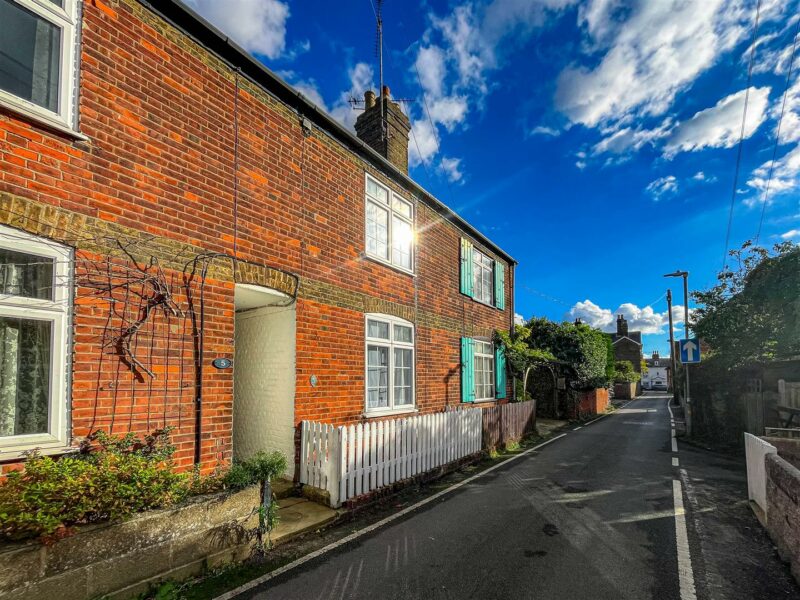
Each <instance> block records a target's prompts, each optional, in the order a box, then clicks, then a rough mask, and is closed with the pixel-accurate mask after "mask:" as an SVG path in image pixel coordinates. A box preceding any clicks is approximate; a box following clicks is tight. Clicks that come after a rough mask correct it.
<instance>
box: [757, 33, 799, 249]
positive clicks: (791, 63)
mask: <svg viewBox="0 0 800 600" xmlns="http://www.w3.org/2000/svg"><path fill="white" fill-rule="evenodd" d="M798 34H800V19H797V25H796V26H795V29H794V36H793V38H792V53H791V55H790V57H789V72H788V73H787V74H786V85H785V86H784V88H783V102H782V104H781V114H780V117H778V126H777V127H776V129H775V145H774V146H773V147H772V160H771V161H770V163H769V174H768V175H767V183H766V185H765V186H764V194H763V196H762V198H761V218H760V219H759V220H758V231H757V232H756V241H755V243H756V244H758V240H759V238H760V237H761V227H762V226H763V225H764V214H765V213H766V212H767V198H768V197H769V186H770V183H772V173H773V172H774V170H775V159H776V158H777V156H778V145H779V144H780V139H781V124H782V123H783V115H784V113H785V112H786V97H787V96H788V95H789V85H790V84H791V80H792V71H793V70H794V53H795V50H796V49H797V36H798Z"/></svg>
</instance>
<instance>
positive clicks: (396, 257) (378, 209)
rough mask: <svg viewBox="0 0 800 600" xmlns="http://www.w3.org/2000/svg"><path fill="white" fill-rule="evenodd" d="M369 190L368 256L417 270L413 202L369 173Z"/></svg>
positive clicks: (367, 204)
mask: <svg viewBox="0 0 800 600" xmlns="http://www.w3.org/2000/svg"><path fill="white" fill-rule="evenodd" d="M366 189H367V193H366V245H367V247H366V252H367V256H370V257H371V258H375V259H377V260H379V261H381V262H385V263H387V264H390V265H392V266H394V267H397V268H399V269H402V270H403V271H408V272H413V270H414V227H413V223H414V212H413V207H412V206H411V203H410V202H408V201H406V200H404V199H403V198H401V197H400V196H398V195H397V194H395V193H394V192H392V191H390V190H389V189H388V188H386V187H385V186H383V185H381V184H380V183H378V182H377V181H375V180H374V179H373V178H372V177H370V176H369V175H368V176H367V179H366Z"/></svg>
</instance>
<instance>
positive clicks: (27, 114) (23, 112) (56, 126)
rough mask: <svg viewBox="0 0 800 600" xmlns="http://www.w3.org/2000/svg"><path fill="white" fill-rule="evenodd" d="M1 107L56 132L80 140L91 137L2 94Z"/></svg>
mask: <svg viewBox="0 0 800 600" xmlns="http://www.w3.org/2000/svg"><path fill="white" fill-rule="evenodd" d="M0 107H2V108H3V109H5V110H6V111H8V113H11V114H13V115H16V116H18V117H20V118H21V119H24V120H26V121H28V122H30V123H31V124H33V125H36V126H39V127H43V128H45V129H48V130H50V131H53V132H55V133H60V134H62V135H66V136H68V137H71V138H72V139H74V140H76V141H79V142H88V141H89V137H87V136H85V135H84V134H82V133H81V132H79V131H78V130H76V129H73V128H72V127H70V126H69V125H66V124H64V123H62V122H61V121H57V120H55V119H51V118H48V117H45V116H44V115H41V114H39V113H38V112H36V111H33V110H30V109H28V108H26V107H25V106H21V105H19V104H17V103H15V102H11V101H9V100H7V99H6V98H3V97H2V96H0Z"/></svg>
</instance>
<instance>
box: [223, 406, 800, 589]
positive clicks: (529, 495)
mask: <svg viewBox="0 0 800 600" xmlns="http://www.w3.org/2000/svg"><path fill="white" fill-rule="evenodd" d="M670 418H671V417H670V414H669V411H668V408H667V397H666V395H665V394H659V393H646V394H645V396H643V397H641V398H640V399H637V400H635V401H633V402H631V403H630V404H627V405H623V406H622V407H621V408H619V409H618V410H617V411H616V412H614V413H613V414H611V415H610V416H607V417H605V418H601V419H600V420H597V421H595V422H591V423H590V424H587V425H583V426H575V427H572V428H570V429H567V432H566V435H564V436H563V437H560V438H554V439H553V440H552V441H551V442H550V443H548V444H546V445H543V446H539V447H536V448H535V449H533V450H532V451H528V452H527V453H525V454H523V455H520V456H519V457H517V458H516V459H514V460H511V461H508V462H506V463H502V464H500V465H498V466H497V467H495V468H492V469H490V470H487V471H485V472H483V473H482V474H480V475H478V476H476V477H471V478H469V479H466V480H464V481H463V482H462V483H460V484H458V487H457V489H453V490H452V491H449V492H447V493H443V494H437V495H436V496H434V497H432V498H429V499H428V500H426V501H425V503H424V505H421V506H419V507H418V508H416V509H410V510H405V509H404V511H403V513H402V516H400V517H399V518H396V519H394V520H391V519H385V520H384V521H383V522H381V523H380V524H379V525H378V526H375V527H371V528H368V529H367V530H366V531H365V532H361V533H354V534H352V535H349V536H347V537H345V538H344V539H343V540H342V541H341V542H339V543H336V544H333V545H331V546H329V547H326V549H325V550H324V551H318V552H315V553H313V554H312V555H310V557H309V558H308V559H304V562H303V561H300V564H298V565H297V566H295V567H293V568H286V569H284V570H281V571H280V572H276V574H273V575H272V576H271V578H269V579H268V580H265V581H263V580H262V581H263V583H261V584H260V585H257V586H255V587H253V588H251V589H248V590H247V591H242V593H240V594H239V595H238V596H235V597H237V598H242V599H244V598H259V599H272V598H281V599H294V598H297V599H305V598H314V599H317V598H425V599H426V600H427V599H430V600H433V599H437V598H480V599H493V598H498V599H501V598H502V599H504V600H506V599H508V598H537V599H538V598H541V599H579V598H587V599H592V600H595V599H597V600H601V599H615V600H616V599H629V598H630V599H640V598H655V599H679V600H693V599H694V598H700V599H701V600H706V599H709V600H712V599H713V600H715V599H717V598H720V599H723V598H731V599H734V598H735V599H749V598H753V599H762V598H763V599H770V600H771V599H773V598H775V599H777V598H788V599H792V600H800V591H798V588H797V586H796V585H795V584H794V582H793V580H792V579H791V576H790V575H789V572H788V569H787V568H786V566H785V565H784V564H783V563H781V562H780V560H779V559H778V557H777V554H776V552H775V550H774V548H773V547H772V545H771V544H770V542H769V539H768V538H767V537H766V535H765V534H764V532H763V530H762V529H761V528H760V526H759V524H758V522H757V521H756V519H755V517H754V516H753V515H752V513H751V512H750V511H749V508H747V502H746V497H747V495H746V484H745V483H744V479H743V463H744V460H743V458H741V459H740V458H732V457H726V456H718V455H714V454H712V453H708V452H706V451H704V450H700V449H697V448H694V447H691V446H689V445H688V444H683V443H678V442H674V441H673V437H672V428H671V422H670ZM673 444H674V446H673ZM673 448H674V450H673ZM232 596H233V595H231V596H227V597H232Z"/></svg>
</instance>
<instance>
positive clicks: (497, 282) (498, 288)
mask: <svg viewBox="0 0 800 600" xmlns="http://www.w3.org/2000/svg"><path fill="white" fill-rule="evenodd" d="M494 305H495V306H496V307H497V308H499V309H500V310H505V309H506V267H505V265H504V264H503V263H501V262H499V261H494Z"/></svg>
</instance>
